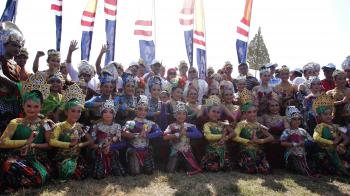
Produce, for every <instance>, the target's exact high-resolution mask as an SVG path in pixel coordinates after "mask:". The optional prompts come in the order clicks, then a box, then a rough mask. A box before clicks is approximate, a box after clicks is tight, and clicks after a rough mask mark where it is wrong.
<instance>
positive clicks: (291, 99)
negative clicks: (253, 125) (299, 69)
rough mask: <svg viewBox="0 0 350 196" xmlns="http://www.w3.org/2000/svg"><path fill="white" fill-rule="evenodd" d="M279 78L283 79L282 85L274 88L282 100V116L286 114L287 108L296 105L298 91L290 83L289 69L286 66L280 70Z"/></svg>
mask: <svg viewBox="0 0 350 196" xmlns="http://www.w3.org/2000/svg"><path fill="white" fill-rule="evenodd" d="M279 77H280V78H281V83H280V84H278V85H277V86H275V87H274V91H275V92H276V93H277V95H278V96H279V97H280V99H281V114H284V113H285V109H286V108H287V106H289V105H295V104H296V103H295V94H296V91H297V89H296V88H295V87H293V85H292V84H291V83H290V82H289V81H288V80H289V68H288V67H287V66H286V65H283V66H282V67H281V69H279Z"/></svg>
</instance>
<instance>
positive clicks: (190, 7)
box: [179, 0, 194, 66]
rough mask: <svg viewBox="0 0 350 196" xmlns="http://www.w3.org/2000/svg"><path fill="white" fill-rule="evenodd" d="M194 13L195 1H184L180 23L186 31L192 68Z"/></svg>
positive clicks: (187, 50) (186, 44)
mask: <svg viewBox="0 0 350 196" xmlns="http://www.w3.org/2000/svg"><path fill="white" fill-rule="evenodd" d="M193 12H194V0H184V1H183V7H182V9H181V11H180V19H179V21H180V24H181V26H182V27H183V29H184V37H185V46H186V52H187V58H188V62H189V64H190V66H192V65H193V21H194V19H193Z"/></svg>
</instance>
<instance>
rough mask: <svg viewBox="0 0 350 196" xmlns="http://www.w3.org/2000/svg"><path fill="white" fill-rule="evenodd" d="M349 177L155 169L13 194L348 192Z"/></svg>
mask: <svg viewBox="0 0 350 196" xmlns="http://www.w3.org/2000/svg"><path fill="white" fill-rule="evenodd" d="M349 182H350V179H348V178H339V177H330V176H323V177H321V178H318V179H314V178H310V177H306V176H300V175H295V174H290V173H287V172H286V171H282V170H279V171H275V172H274V174H272V175H266V176H265V175H248V174H243V173H239V172H227V173H221V172H219V173H202V174H198V175H195V176H186V174H184V173H177V174H166V173H162V172H157V173H155V174H154V175H151V176H145V175H140V176H136V177H132V176H128V177H109V178H106V179H103V180H95V179H92V178H88V179H85V180H83V181H70V182H67V183H58V182H57V183H52V182H51V183H49V184H48V185H46V186H44V187H41V188H37V189H21V190H19V191H18V192H17V193H15V195H25V194H28V195H74V196H76V195H191V196H192V195H201V196H203V195H268V196H270V195H293V196H299V195H337V196H339V195H350V186H349Z"/></svg>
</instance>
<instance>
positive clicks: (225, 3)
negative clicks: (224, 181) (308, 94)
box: [0, 0, 350, 69]
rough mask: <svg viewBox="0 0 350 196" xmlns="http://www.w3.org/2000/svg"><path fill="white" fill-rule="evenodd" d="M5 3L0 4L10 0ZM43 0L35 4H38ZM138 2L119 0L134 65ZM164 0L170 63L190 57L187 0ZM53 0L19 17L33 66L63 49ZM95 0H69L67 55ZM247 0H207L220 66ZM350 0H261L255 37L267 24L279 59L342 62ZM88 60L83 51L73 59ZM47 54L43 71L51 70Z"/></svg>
mask: <svg viewBox="0 0 350 196" xmlns="http://www.w3.org/2000/svg"><path fill="white" fill-rule="evenodd" d="M5 2H6V1H5V0H1V1H0V10H3V8H4V6H5ZM34 2H35V3H34ZM137 2H138V0H119V1H118V16H117V17H118V18H117V35H116V59H115V60H116V61H118V62H121V63H123V64H124V65H128V64H129V63H130V62H131V61H133V60H137V59H138V57H139V53H138V42H137V39H136V38H135V37H134V36H133V28H134V20H135V19H136V17H137V13H138V9H139V8H138V6H137V5H138V4H137ZM155 2H156V17H157V18H156V28H157V29H156V30H157V32H156V58H157V59H159V60H161V61H163V63H164V64H165V65H166V67H167V68H170V67H175V66H177V65H178V62H179V61H180V60H182V59H187V57H186V52H185V45H184V40H183V33H182V29H181V27H180V25H179V22H178V17H179V10H180V7H181V5H182V1H180V0H155ZM50 3H51V1H48V0H35V1H29V0H19V7H18V15H17V21H16V23H17V24H18V25H19V26H20V28H21V30H22V31H23V33H24V35H25V39H26V47H27V48H28V49H29V52H30V59H29V62H28V68H30V67H31V64H32V61H33V58H34V56H35V53H36V51H37V50H43V51H47V50H48V49H50V48H54V47H55V25H54V15H53V13H52V12H51V11H50ZM86 3H87V0H74V1H72V0H70V1H67V0H64V8H63V9H64V13H63V14H64V15H63V17H64V19H63V20H64V21H63V36H62V46H61V48H62V59H63V60H64V58H65V55H66V53H67V47H68V44H69V41H70V40H72V39H77V40H78V41H80V39H81V28H80V19H81V15H82V11H83V10H84V8H85V5H86ZM244 4H245V1H244V0H235V1H232V0H215V1H213V0H204V9H205V11H204V12H205V20H206V21H205V22H206V39H207V62H208V66H213V67H214V68H215V69H217V68H219V67H220V66H222V65H223V64H224V62H225V61H227V60H229V61H231V62H232V63H234V64H236V63H237V56H236V49H235V40H236V37H237V36H236V26H237V24H238V22H239V20H240V19H241V17H242V15H243V8H244ZM349 10H350V1H349V0H293V1H292V0H283V1H281V0H254V2H253V12H252V21H251V29H250V39H252V38H253V37H254V34H255V33H256V32H257V30H258V28H259V26H260V27H261V28H262V34H263V36H264V40H265V44H266V46H267V48H268V50H269V53H270V59H271V61H272V62H277V63H278V64H280V65H282V64H286V65H288V66H290V67H291V68H294V67H301V66H303V65H304V64H306V63H308V62H310V61H314V62H318V63H320V64H321V65H324V64H327V63H330V62H332V63H335V64H336V65H337V66H338V67H340V64H341V62H342V61H343V60H344V59H345V57H346V56H348V55H350V25H349V20H350V11H349ZM104 39H105V34H104V14H103V1H102V0H100V1H99V4H98V10H97V16H96V21H95V32H94V40H93V45H92V51H91V61H92V62H94V61H95V58H96V56H97V55H98V52H99V50H100V47H101V45H102V44H103V43H104ZM79 60H80V51H78V52H76V54H75V55H74V56H73V61H74V62H76V63H77V62H78V61H79ZM45 66H46V62H45V60H44V59H42V61H41V63H40V69H45Z"/></svg>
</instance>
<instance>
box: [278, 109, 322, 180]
mask: <svg viewBox="0 0 350 196" xmlns="http://www.w3.org/2000/svg"><path fill="white" fill-rule="evenodd" d="M286 116H287V118H288V121H289V123H290V128H288V129H285V130H284V131H283V133H282V135H281V137H280V140H281V145H282V146H284V147H286V148H287V149H286V151H285V153H284V160H285V164H286V168H288V169H290V170H292V171H295V172H297V173H300V174H303V175H307V176H317V175H316V174H315V173H314V172H313V171H312V169H311V168H310V167H309V165H308V161H307V160H308V159H307V156H310V155H308V154H307V152H306V149H305V148H306V145H307V143H310V142H313V139H312V137H311V136H310V134H309V133H308V132H307V131H306V130H305V129H303V128H300V125H301V120H302V115H301V113H300V111H299V110H298V108H297V107H295V106H288V107H287V108H286Z"/></svg>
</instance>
